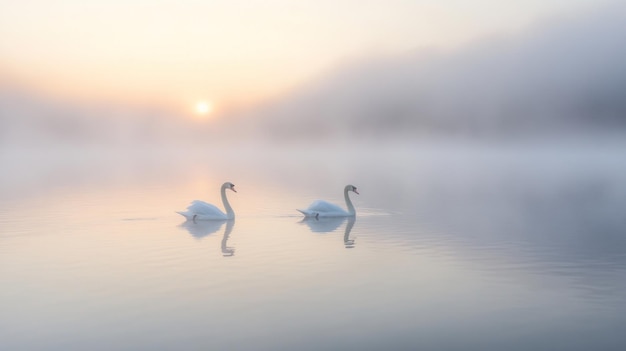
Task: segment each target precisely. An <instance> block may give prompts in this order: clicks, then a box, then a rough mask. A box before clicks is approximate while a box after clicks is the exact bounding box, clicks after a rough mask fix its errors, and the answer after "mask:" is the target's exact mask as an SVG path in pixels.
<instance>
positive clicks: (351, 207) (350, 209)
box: [343, 187, 356, 216]
mask: <svg viewBox="0 0 626 351" xmlns="http://www.w3.org/2000/svg"><path fill="white" fill-rule="evenodd" d="M343 197H344V198H345V199H346V206H347V207H348V212H349V213H350V215H352V216H354V215H355V214H356V211H355V210H354V205H353V204H352V200H350V196H349V195H348V188H347V187H346V188H345V189H344V190H343Z"/></svg>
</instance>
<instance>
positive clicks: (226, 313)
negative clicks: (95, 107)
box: [0, 143, 626, 350]
mask: <svg viewBox="0 0 626 351" xmlns="http://www.w3.org/2000/svg"><path fill="white" fill-rule="evenodd" d="M0 161H1V168H2V172H1V173H0V349H2V350H175V349H180V350H417V349H421V350H623V349H625V348H626V334H625V333H624V325H626V146H625V145H621V144H611V143H606V144H600V145H592V144H587V145H586V146H581V145H576V144H571V143H569V144H568V143H564V144H562V145H561V144H558V145H546V144H540V145H531V146H529V145H517V146H515V145H514V146H511V145H508V146H507V145H500V146H497V145H463V144H452V143H447V144H442V143H432V144H426V143H425V144H411V145H399V144H396V145H389V146H384V147H373V146H372V145H361V146H357V145H352V146H349V147H348V146H345V145H334V146H333V145H331V146H326V147H322V148H320V147H319V146H315V147H307V146H305V145H301V146H294V147H282V148H278V147H275V148H270V147H267V148H260V147H239V148H237V149H236V150H228V149H226V148H209V147H207V148H206V149H194V150H193V151H190V150H182V149H178V150H172V149H170V150H165V149H158V150H157V149H149V148H146V149H144V150H133V151H130V152H119V151H118V152H115V151H110V150H87V151H85V150H83V151H79V150H76V149H70V148H67V149H64V150H52V151H51V150H46V151H42V150H36V149H27V150H24V149H21V150H16V149H10V150H9V149H6V148H5V149H0ZM225 181H231V182H233V183H234V184H235V185H236V188H237V190H238V192H237V193H232V192H229V193H228V197H229V199H230V201H231V204H232V206H233V208H234V210H235V212H236V220H235V221H228V222H226V221H225V222H198V223H186V224H185V222H184V218H183V217H181V216H180V215H178V214H176V213H175V211H177V210H184V209H185V207H186V206H187V205H188V203H189V202H190V201H191V200H194V199H201V200H205V201H208V202H211V203H214V204H216V205H217V206H218V207H222V204H221V202H220V197H219V187H220V185H221V184H222V183H223V182H225ZM349 183H350V184H354V185H356V186H357V187H358V189H359V192H360V193H361V195H360V196H359V195H354V194H353V195H352V199H353V202H354V204H355V207H356V209H357V217H356V219H355V220H353V221H351V220H347V219H343V220H342V219H339V220H319V221H315V220H312V221H304V222H303V221H302V218H301V216H300V215H299V213H298V212H296V211H295V209H296V208H303V207H306V206H308V204H309V203H311V202H312V201H313V200H315V199H325V200H329V201H332V202H336V203H338V204H340V205H341V206H345V204H344V202H343V194H342V189H343V186H344V185H346V184H349Z"/></svg>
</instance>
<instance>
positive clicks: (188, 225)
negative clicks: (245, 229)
mask: <svg viewBox="0 0 626 351" xmlns="http://www.w3.org/2000/svg"><path fill="white" fill-rule="evenodd" d="M224 223H226V228H225V229H224V235H223V236H222V244H221V250H222V255H223V256H224V257H230V256H234V255H235V248H234V247H230V246H228V237H229V236H230V233H231V232H232V231H233V228H234V227H235V220H234V219H229V220H220V221H193V220H189V221H185V222H184V223H182V224H181V225H180V226H179V227H181V228H184V229H186V230H187V232H189V234H191V235H192V236H193V237H194V238H196V239H202V238H204V237H205V236H208V235H209V234H213V233H215V232H217V231H218V230H219V229H220V228H221V227H222V225H223V224H224Z"/></svg>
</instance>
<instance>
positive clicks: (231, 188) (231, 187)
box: [222, 182, 237, 192]
mask: <svg viewBox="0 0 626 351" xmlns="http://www.w3.org/2000/svg"><path fill="white" fill-rule="evenodd" d="M222 187H224V188H226V189H230V190H232V191H234V192H237V190H235V184H233V183H231V182H226V183H224V185H222Z"/></svg>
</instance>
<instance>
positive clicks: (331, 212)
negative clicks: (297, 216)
mask: <svg viewBox="0 0 626 351" xmlns="http://www.w3.org/2000/svg"><path fill="white" fill-rule="evenodd" d="M349 191H353V192H355V193H356V194H358V193H359V192H358V191H357V190H356V187H355V186H354V185H346V187H345V188H344V189H343V196H344V198H345V200H346V207H347V208H348V210H347V211H346V210H344V209H343V208H341V207H339V206H337V205H335V204H333V203H330V202H328V201H324V200H316V201H314V202H313V203H312V204H311V205H310V206H309V207H308V208H307V209H306V210H300V209H299V210H298V211H300V212H301V213H302V214H303V215H304V216H305V217H318V218H319V217H354V216H355V215H356V210H355V209H354V205H352V200H350V196H349V195H348V192H349Z"/></svg>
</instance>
